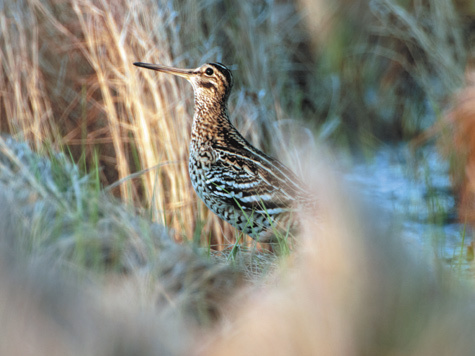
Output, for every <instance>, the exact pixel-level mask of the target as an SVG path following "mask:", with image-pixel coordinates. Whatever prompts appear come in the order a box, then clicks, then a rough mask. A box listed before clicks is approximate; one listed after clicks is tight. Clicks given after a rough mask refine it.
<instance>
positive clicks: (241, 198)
mask: <svg viewBox="0 0 475 356" xmlns="http://www.w3.org/2000/svg"><path fill="white" fill-rule="evenodd" d="M136 65H138V66H141V67H145V68H148V69H154V70H157V71H161V72H167V73H171V74H175V75H178V76H181V77H184V78H186V79H187V80H188V81H190V83H191V84H192V85H193V89H194V96H195V100H194V101H195V109H194V117H193V127H192V134H191V143H190V160H189V172H190V178H191V182H192V185H193V187H194V189H195V191H196V193H197V194H198V196H199V197H200V198H201V199H202V200H203V201H204V203H205V204H206V206H208V208H209V209H210V210H212V211H213V212H214V213H215V214H217V215H218V216H219V217H220V218H221V219H223V220H225V221H227V222H229V223H230V224H231V225H233V226H234V227H236V228H237V229H239V230H240V231H242V232H244V233H246V234H248V235H250V236H251V237H252V238H254V239H259V241H269V240H271V238H272V237H273V236H274V234H273V233H272V232H273V230H274V229H275V228H288V227H295V226H296V225H297V221H296V220H295V214H293V212H294V209H295V208H296V207H298V206H299V205H302V204H308V203H309V202H311V201H312V199H311V198H310V196H309V194H308V193H307V192H306V190H305V188H303V184H302V183H301V182H300V180H299V179H298V178H297V177H296V176H295V175H294V174H293V173H292V172H291V171H290V170H289V169H288V168H287V167H285V166H284V165H283V164H282V163H280V162H279V161H277V160H276V159H274V158H271V157H269V156H268V155H266V154H265V153H263V152H262V151H260V150H258V149H257V148H255V147H253V146H252V145H251V144H250V143H249V142H247V141H246V139H244V137H242V135H241V134H240V133H239V132H238V131H237V130H236V128H235V127H234V126H233V125H232V124H231V122H230V121H229V117H228V110H227V101H228V98H229V95H230V93H231V89H232V86H233V77H232V74H231V71H230V70H229V69H228V68H226V67H225V66H224V65H222V64H220V63H208V64H204V65H202V66H201V67H199V68H196V69H194V70H188V69H177V68H171V67H164V66H159V65H151V64H146V63H136Z"/></svg>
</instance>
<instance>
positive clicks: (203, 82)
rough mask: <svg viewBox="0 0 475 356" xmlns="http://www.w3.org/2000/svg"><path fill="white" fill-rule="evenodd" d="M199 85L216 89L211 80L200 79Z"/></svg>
mask: <svg viewBox="0 0 475 356" xmlns="http://www.w3.org/2000/svg"><path fill="white" fill-rule="evenodd" d="M200 86H202V87H203V88H207V89H211V88H214V89H216V85H215V84H214V83H211V82H205V81H202V82H200Z"/></svg>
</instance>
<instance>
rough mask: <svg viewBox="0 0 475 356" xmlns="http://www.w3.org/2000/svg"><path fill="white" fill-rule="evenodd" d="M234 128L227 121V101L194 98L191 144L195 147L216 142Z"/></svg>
mask: <svg viewBox="0 0 475 356" xmlns="http://www.w3.org/2000/svg"><path fill="white" fill-rule="evenodd" d="M234 131H236V129H235V128H234V126H233V125H232V124H231V122H230V121H229V116H228V109H227V103H226V102H225V101H222V102H217V101H213V100H212V99H199V100H197V99H196V98H195V112H194V115H193V127H192V131H191V141H192V145H194V146H195V147H197V146H199V145H203V144H213V143H217V142H219V141H221V140H223V139H224V138H225V135H227V134H229V133H230V132H234Z"/></svg>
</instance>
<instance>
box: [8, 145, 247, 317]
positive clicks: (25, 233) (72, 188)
mask: <svg viewBox="0 0 475 356" xmlns="http://www.w3.org/2000/svg"><path fill="white" fill-rule="evenodd" d="M50 155H53V152H50ZM97 187H98V186H97V184H96V183H95V181H94V176H92V175H89V176H88V175H84V174H83V173H82V172H80V171H79V169H78V167H77V166H76V165H75V164H72V163H70V161H69V160H68V159H67V157H66V156H65V155H64V154H61V153H59V154H56V156H55V159H54V160H50V159H48V158H45V157H42V156H39V155H38V154H36V153H34V152H33V151H32V150H31V149H30V148H29V147H28V145H27V144H25V143H21V142H17V141H15V140H13V139H11V138H9V137H6V138H3V137H1V136H0V229H1V231H2V241H0V251H1V250H2V248H3V247H4V246H8V248H10V249H13V250H16V251H17V252H18V255H19V256H20V257H21V258H23V259H26V260H27V261H32V260H37V261H42V262H41V263H45V264H48V265H49V266H54V267H55V269H57V270H59V271H62V272H65V273H71V275H73V276H74V278H78V279H81V278H80V277H81V276H84V277H87V278H84V279H87V280H93V281H104V280H105V282H106V283H108V280H109V279H112V280H114V279H119V280H121V279H122V280H125V281H129V282H127V283H133V281H136V283H137V284H138V285H137V286H136V292H137V293H138V294H140V293H143V297H144V298H147V300H154V301H155V303H158V304H160V305H161V306H162V307H163V309H164V310H165V311H167V310H168V313H170V314H176V313H178V314H180V313H184V314H185V315H187V317H192V318H194V320H195V322H198V323H201V324H208V323H211V321H213V320H215V319H216V318H217V317H218V316H219V315H220V314H221V312H222V309H221V308H222V306H223V304H222V303H223V302H224V301H225V300H226V299H227V296H228V295H229V294H228V293H232V291H233V290H235V288H237V287H238V286H239V285H240V284H241V282H242V280H243V279H244V276H245V273H244V270H243V269H240V268H236V267H234V268H233V267H232V266H230V265H229V264H223V263H218V262H217V261H216V260H215V259H213V258H212V257H208V258H206V257H205V256H204V254H203V253H202V252H198V251H196V250H194V249H192V248H191V246H187V245H184V246H180V245H177V244H176V243H175V242H174V241H173V240H172V238H171V237H170V235H169V233H168V231H167V229H166V228H165V227H163V226H161V225H159V224H156V223H153V222H152V221H150V220H149V219H148V218H147V217H144V216H142V215H140V214H137V212H135V211H133V210H132V209H131V207H127V206H126V205H125V204H121V203H120V202H118V201H117V199H116V198H113V197H111V196H109V195H107V194H105V193H103V192H101V191H100V190H99V189H98V188H97ZM0 254H1V252H0ZM20 257H19V258H20ZM62 272H61V273H62ZM124 283H125V282H124ZM120 285H122V283H121V284H120Z"/></svg>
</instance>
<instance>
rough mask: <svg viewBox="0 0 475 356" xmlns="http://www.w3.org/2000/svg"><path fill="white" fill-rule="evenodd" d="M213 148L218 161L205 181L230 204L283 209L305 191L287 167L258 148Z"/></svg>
mask: <svg viewBox="0 0 475 356" xmlns="http://www.w3.org/2000/svg"><path fill="white" fill-rule="evenodd" d="M214 149H215V152H216V155H217V161H216V164H214V165H212V166H211V167H209V170H208V171H207V173H206V184H207V186H208V189H211V190H213V191H214V193H216V194H218V195H220V196H221V198H222V199H223V200H226V201H227V202H228V203H229V204H233V205H236V206H239V207H240V208H242V209H246V210H254V211H255V210H262V209H264V210H266V211H267V212H272V213H280V212H283V211H285V210H289V209H290V208H291V206H292V205H293V203H294V202H295V201H296V200H297V199H298V198H299V196H301V195H304V194H305V193H304V189H303V188H302V187H301V185H300V181H299V180H298V178H297V177H296V176H295V175H294V174H293V173H292V172H291V171H290V170H289V169H288V168H286V167H285V166H284V165H283V164H281V163H280V162H279V161H277V160H275V159H273V158H271V157H269V156H267V155H266V154H264V153H262V152H260V151H258V150H255V151H250V150H243V149H236V148H233V147H214Z"/></svg>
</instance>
